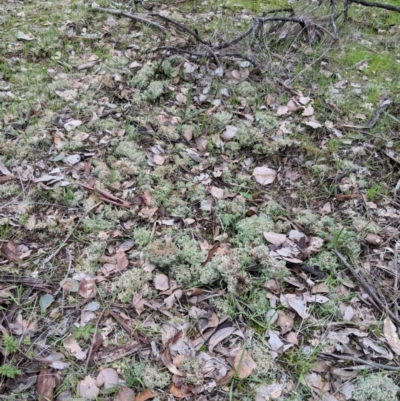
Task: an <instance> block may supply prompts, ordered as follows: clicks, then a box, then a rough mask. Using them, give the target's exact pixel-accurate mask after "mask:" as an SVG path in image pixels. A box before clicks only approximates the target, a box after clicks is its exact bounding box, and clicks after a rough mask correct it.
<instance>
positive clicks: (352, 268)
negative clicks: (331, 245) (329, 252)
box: [333, 249, 400, 325]
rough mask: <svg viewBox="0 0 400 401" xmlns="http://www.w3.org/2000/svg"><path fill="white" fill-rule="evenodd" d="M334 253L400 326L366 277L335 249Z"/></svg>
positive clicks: (399, 322) (382, 310) (399, 321)
mask: <svg viewBox="0 0 400 401" xmlns="http://www.w3.org/2000/svg"><path fill="white" fill-rule="evenodd" d="M333 253H334V254H335V255H336V256H337V257H338V258H339V259H340V260H341V261H342V263H343V264H344V265H345V266H346V268H347V269H349V270H350V272H351V274H352V275H353V276H354V278H356V279H357V281H358V282H359V283H360V284H361V287H363V289H364V291H365V292H366V293H367V294H368V295H369V296H370V297H371V298H372V299H373V300H374V301H375V302H376V303H377V304H378V306H379V307H380V308H381V312H385V311H386V313H387V314H388V315H389V316H390V318H391V319H392V320H393V321H395V322H396V323H397V324H399V325H400V319H399V318H398V317H397V316H396V315H395V314H394V313H393V312H391V311H390V310H389V309H388V308H387V305H386V304H385V303H384V302H383V301H382V300H381V299H380V298H379V296H378V295H377V293H376V292H375V290H374V289H373V287H372V286H371V285H370V284H369V283H368V282H367V281H366V280H365V279H364V277H362V276H361V274H360V273H358V272H357V270H356V269H355V268H354V267H353V266H352V265H351V264H349V263H348V262H347V260H346V259H345V257H344V256H343V255H342V254H341V253H340V252H339V251H338V250H336V249H333Z"/></svg>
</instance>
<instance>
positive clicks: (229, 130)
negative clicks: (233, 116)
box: [221, 125, 238, 141]
mask: <svg viewBox="0 0 400 401" xmlns="http://www.w3.org/2000/svg"><path fill="white" fill-rule="evenodd" d="M237 131H238V128H236V127H235V126H233V125H227V126H226V128H225V131H224V132H223V133H222V134H221V138H222V139H223V140H224V141H230V140H231V139H232V138H233V137H234V136H235V135H236V132H237Z"/></svg>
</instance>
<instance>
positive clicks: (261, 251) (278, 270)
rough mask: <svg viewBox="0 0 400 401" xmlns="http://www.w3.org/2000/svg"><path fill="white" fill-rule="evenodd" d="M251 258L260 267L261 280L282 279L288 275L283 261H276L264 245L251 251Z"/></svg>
mask: <svg viewBox="0 0 400 401" xmlns="http://www.w3.org/2000/svg"><path fill="white" fill-rule="evenodd" d="M250 256H251V258H252V259H253V260H254V261H255V262H256V263H258V264H260V265H261V267H262V273H263V278H265V279H270V278H279V279H280V278H284V277H286V276H288V275H289V270H288V269H287V267H286V262H285V261H284V260H280V259H276V258H274V257H273V256H271V255H270V250H269V248H268V247H267V246H265V245H259V246H256V247H254V248H252V249H251V251H250Z"/></svg>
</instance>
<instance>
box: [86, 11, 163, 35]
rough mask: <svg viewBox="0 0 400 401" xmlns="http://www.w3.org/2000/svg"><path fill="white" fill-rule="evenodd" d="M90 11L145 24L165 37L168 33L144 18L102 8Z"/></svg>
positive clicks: (160, 26)
mask: <svg viewBox="0 0 400 401" xmlns="http://www.w3.org/2000/svg"><path fill="white" fill-rule="evenodd" d="M92 10H93V11H97V12H100V13H106V14H112V15H117V16H123V17H126V18H128V19H130V20H132V21H137V22H141V23H142V24H147V25H150V26H152V27H154V28H157V29H158V30H160V31H161V32H163V33H164V34H165V35H166V34H167V33H168V31H167V30H166V29H165V28H164V27H163V26H162V25H160V24H157V23H156V22H153V21H150V20H148V19H146V18H144V17H139V16H138V15H133V14H129V13H126V12H124V11H121V10H116V9H110V8H103V7H93V8H92Z"/></svg>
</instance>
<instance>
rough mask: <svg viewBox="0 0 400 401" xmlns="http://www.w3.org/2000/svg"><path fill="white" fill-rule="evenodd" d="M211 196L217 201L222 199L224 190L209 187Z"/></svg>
mask: <svg viewBox="0 0 400 401" xmlns="http://www.w3.org/2000/svg"><path fill="white" fill-rule="evenodd" d="M210 192H211V195H212V196H214V197H215V198H217V199H222V198H223V197H224V190H223V189H222V188H218V187H211V190H210Z"/></svg>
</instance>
